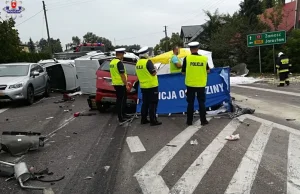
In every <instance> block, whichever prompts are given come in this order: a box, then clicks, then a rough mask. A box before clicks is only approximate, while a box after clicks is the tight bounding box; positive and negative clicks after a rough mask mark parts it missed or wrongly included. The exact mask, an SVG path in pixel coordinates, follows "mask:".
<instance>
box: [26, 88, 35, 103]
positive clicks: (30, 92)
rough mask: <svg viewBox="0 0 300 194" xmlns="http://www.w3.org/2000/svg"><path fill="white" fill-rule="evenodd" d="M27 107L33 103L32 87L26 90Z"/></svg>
mask: <svg viewBox="0 0 300 194" xmlns="http://www.w3.org/2000/svg"><path fill="white" fill-rule="evenodd" d="M26 102H27V105H32V104H33V102H34V90H33V87H32V86H28V88H27V98H26Z"/></svg>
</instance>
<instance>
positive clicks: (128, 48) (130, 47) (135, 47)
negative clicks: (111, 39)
mask: <svg viewBox="0 0 300 194" xmlns="http://www.w3.org/2000/svg"><path fill="white" fill-rule="evenodd" d="M116 48H125V49H126V51H128V52H132V51H137V50H140V49H141V46H140V45H138V44H133V45H117V46H115V49H116Z"/></svg>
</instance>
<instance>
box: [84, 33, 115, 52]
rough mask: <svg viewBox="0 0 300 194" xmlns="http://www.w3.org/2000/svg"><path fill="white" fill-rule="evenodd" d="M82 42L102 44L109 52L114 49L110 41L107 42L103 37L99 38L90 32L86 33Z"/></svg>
mask: <svg viewBox="0 0 300 194" xmlns="http://www.w3.org/2000/svg"><path fill="white" fill-rule="evenodd" d="M83 41H84V42H86V43H97V42H99V43H103V44H104V45H105V49H106V51H111V50H113V49H114V47H113V45H112V43H111V41H110V40H108V39H107V38H104V37H99V36H97V35H96V34H94V33H92V32H87V33H86V34H85V35H84V36H83Z"/></svg>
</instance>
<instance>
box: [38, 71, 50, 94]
mask: <svg viewBox="0 0 300 194" xmlns="http://www.w3.org/2000/svg"><path fill="white" fill-rule="evenodd" d="M36 68H37V71H38V72H39V73H40V75H39V76H38V79H39V82H40V84H41V85H40V92H42V91H45V88H46V84H47V79H48V74H47V72H46V71H45V69H44V68H43V67H42V66H40V65H36Z"/></svg>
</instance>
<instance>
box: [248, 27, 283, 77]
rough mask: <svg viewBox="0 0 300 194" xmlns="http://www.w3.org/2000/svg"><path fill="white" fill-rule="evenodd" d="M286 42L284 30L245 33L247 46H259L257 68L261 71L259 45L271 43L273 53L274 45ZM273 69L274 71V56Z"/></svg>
mask: <svg viewBox="0 0 300 194" xmlns="http://www.w3.org/2000/svg"><path fill="white" fill-rule="evenodd" d="M284 43H286V31H274V32H263V33H260V34H249V35H247V46H248V47H256V46H258V47H259V66H260V67H259V69H260V73H261V72H262V71H261V53H260V47H261V46H268V45H273V55H274V52H275V51H274V45H275V44H284ZM274 71H275V58H274Z"/></svg>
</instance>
